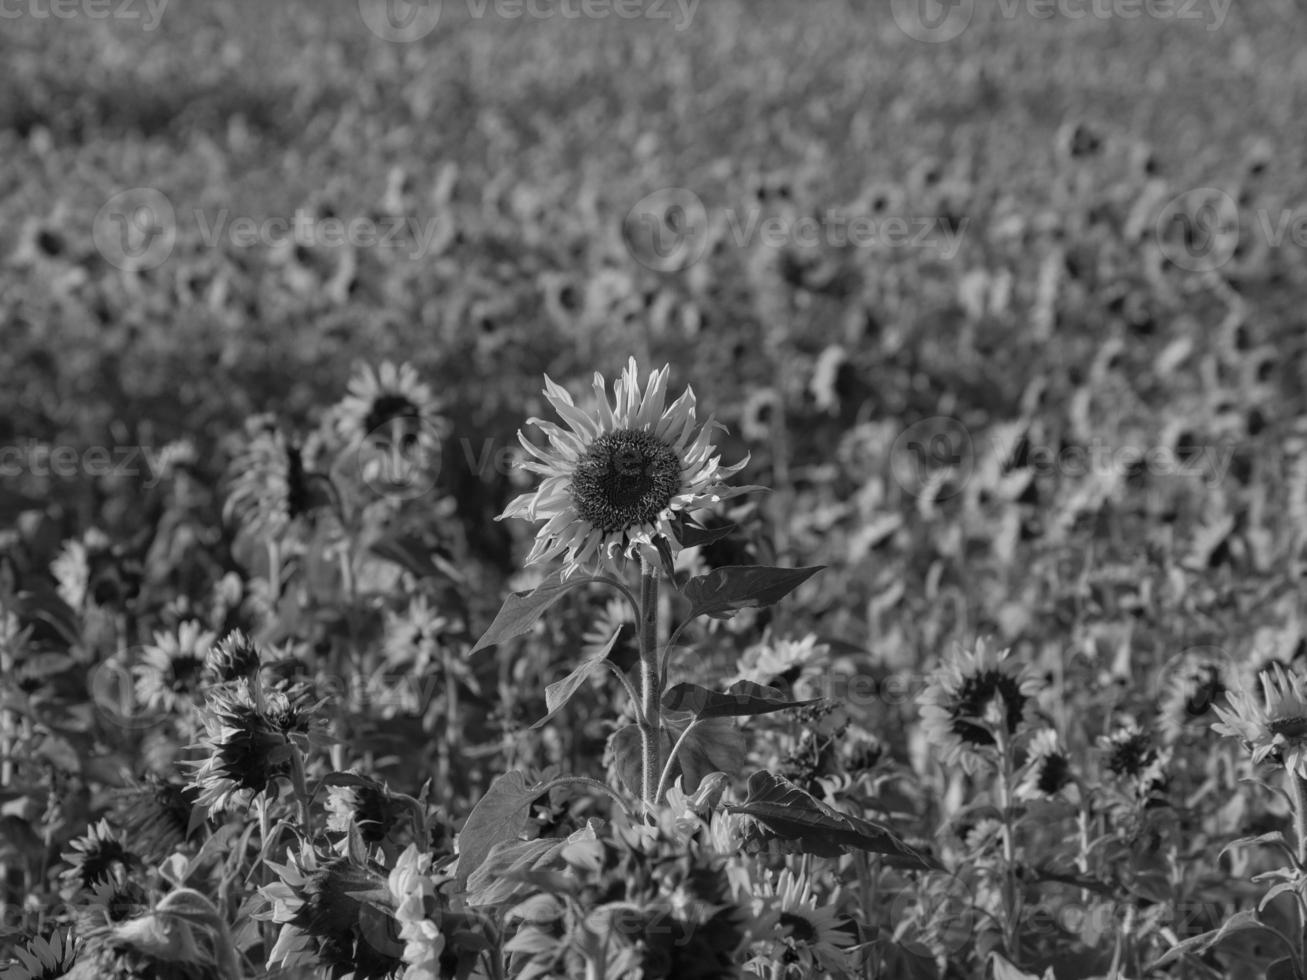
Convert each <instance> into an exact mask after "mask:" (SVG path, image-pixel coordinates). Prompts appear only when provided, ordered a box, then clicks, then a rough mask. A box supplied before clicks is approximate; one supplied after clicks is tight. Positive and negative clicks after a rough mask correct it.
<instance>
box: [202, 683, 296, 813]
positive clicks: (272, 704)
mask: <svg viewBox="0 0 1307 980" xmlns="http://www.w3.org/2000/svg"><path fill="white" fill-rule="evenodd" d="M202 717H203V720H204V725H205V729H206V736H205V738H204V739H203V740H202V744H201V747H202V748H204V749H206V750H208V754H207V758H205V759H204V761H203V762H193V763H188V765H191V766H194V767H196V772H195V776H194V777H193V779H192V780H191V783H190V785H192V786H195V787H198V788H199V790H200V795H199V798H198V799H197V800H196V805H197V806H200V807H203V808H204V809H205V811H206V812H208V813H210V814H212V813H213V812H214V811H217V810H222V809H224V808H226V807H227V806H228V804H229V803H230V802H231V800H232V799H233V798H236V797H241V798H243V799H247V800H248V799H252V798H253V797H255V796H258V795H259V794H260V793H268V794H269V795H270V796H273V797H275V796H276V795H277V792H278V791H279V789H280V785H279V784H280V781H281V780H285V779H290V778H291V777H292V774H293V765H294V757H295V755H296V753H302V752H306V751H307V750H308V748H309V745H310V744H311V743H312V742H313V741H315V738H316V735H317V728H318V725H317V719H316V718H315V717H314V714H313V709H312V708H310V707H308V706H306V705H305V704H303V703H302V701H300V700H299V699H298V698H296V699H294V700H292V698H291V697H290V696H288V695H286V694H284V693H282V692H278V691H273V692H268V693H266V694H264V695H263V703H262V704H261V705H256V704H255V702H254V700H253V698H252V696H251V694H250V691H249V688H248V687H247V686H246V685H244V684H242V685H239V686H236V687H231V688H222V689H217V690H215V691H213V693H212V694H211V695H210V696H209V700H208V702H207V703H206V704H205V707H204V710H203V715H202Z"/></svg>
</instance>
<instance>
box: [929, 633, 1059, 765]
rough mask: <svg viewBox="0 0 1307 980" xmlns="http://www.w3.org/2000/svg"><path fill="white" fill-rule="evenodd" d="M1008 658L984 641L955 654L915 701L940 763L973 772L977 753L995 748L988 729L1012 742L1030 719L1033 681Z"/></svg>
mask: <svg viewBox="0 0 1307 980" xmlns="http://www.w3.org/2000/svg"><path fill="white" fill-rule="evenodd" d="M1010 652H1011V651H1009V650H1001V651H995V650H993V649H991V648H990V646H989V645H988V644H987V643H986V642H985V641H984V640H980V641H979V642H977V644H976V648H975V650H974V651H969V650H965V649H962V648H958V649H957V650H956V651H954V653H953V655H952V656H950V657H949V658H948V659H946V660H945V661H944V663H943V664H941V665H940V666H939V668H938V669H936V670H935V671H934V673H932V674H931V676H930V683H929V684H928V685H927V687H926V689H925V690H924V691H923V692H922V693H921V694H920V695H919V696H918V698H917V703H918V704H920V705H921V723H922V729H923V731H924V733H925V735H926V737H927V739H928V740H929V741H930V743H931V744H933V745H934V746H935V747H936V748H938V749H939V750H940V751H941V752H942V758H943V760H944V762H945V763H950V764H951V763H953V762H955V761H960V762H961V764H962V767H963V768H964V769H965V770H966V771H967V772H975V771H976V768H977V766H978V765H979V763H980V761H981V754H980V753H981V751H982V750H985V749H988V748H990V747H992V746H994V745H995V739H994V730H995V729H994V728H993V727H992V726H994V725H1001V726H1003V727H1002V730H1003V731H1004V732H1005V733H1006V734H1007V735H1008V736H1009V737H1011V736H1015V735H1016V734H1017V733H1018V732H1019V731H1021V730H1022V727H1023V726H1024V725H1025V724H1026V723H1027V722H1028V721H1029V720H1030V718H1031V716H1032V715H1033V712H1034V709H1035V695H1036V694H1037V693H1038V691H1039V682H1038V679H1037V678H1035V677H1034V675H1033V674H1032V673H1031V672H1030V670H1029V669H1028V668H1026V667H1025V666H1023V665H1022V664H1021V663H1020V662H1019V661H1017V660H1014V659H1012V658H1011V657H1010V656H1009V654H1010ZM987 716H988V717H989V718H990V719H992V720H989V721H987Z"/></svg>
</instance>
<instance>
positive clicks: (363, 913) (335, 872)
mask: <svg viewBox="0 0 1307 980" xmlns="http://www.w3.org/2000/svg"><path fill="white" fill-rule="evenodd" d="M269 866H270V867H271V868H272V869H273V870H274V871H276V872H277V876H278V877H279V879H280V880H279V881H277V882H275V883H273V884H271V885H268V886H266V887H264V888H262V889H260V890H261V891H262V893H263V895H264V897H265V898H266V899H268V900H269V901H270V902H271V903H272V910H271V912H270V913H268V914H267V917H268V918H271V919H272V921H273V922H277V923H280V924H281V932H280V934H279V935H278V936H277V943H276V945H275V946H273V948H272V952H271V953H270V954H269V956H268V966H269V967H273V966H277V965H278V964H280V965H283V966H286V967H294V966H300V965H312V966H317V967H319V968H321V969H322V970H324V971H325V973H326V975H327V976H330V977H332V978H333V980H341V978H345V977H353V978H355V980H383V978H390V977H392V976H394V974H395V972H396V971H397V970H399V969H400V967H402V966H403V965H404V961H403V959H402V953H403V951H404V944H403V943H401V942H400V939H399V929H398V926H397V924H396V922H395V920H394V919H393V918H392V917H391V916H390V915H389V914H387V913H386V912H385V911H384V910H382V909H381V908H378V907H377V906H376V905H374V904H372V903H371V902H368V903H367V904H366V905H365V902H364V898H363V897H361V896H369V895H382V894H388V892H387V887H388V885H387V880H386V878H385V876H384V874H383V873H382V872H381V871H380V870H379V869H377V868H375V867H373V866H371V865H370V864H369V865H364V864H361V863H359V862H358V861H357V860H355V859H354V858H352V857H349V856H331V857H323V856H321V855H319V854H317V853H316V852H315V851H314V850H313V849H312V847H311V846H309V845H308V844H304V845H302V846H301V848H300V851H299V853H298V854H296V853H295V852H292V853H291V854H290V858H289V861H288V862H287V863H286V864H285V865H276V864H272V862H269Z"/></svg>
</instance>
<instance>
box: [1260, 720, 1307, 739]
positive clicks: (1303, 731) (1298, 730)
mask: <svg viewBox="0 0 1307 980" xmlns="http://www.w3.org/2000/svg"><path fill="white" fill-rule="evenodd" d="M1267 727H1268V728H1269V729H1270V730H1271V734H1272V735H1283V736H1284V737H1285V738H1302V737H1303V736H1304V735H1307V718H1280V719H1277V720H1275V721H1272V722H1271V723H1270V724H1269V725H1267Z"/></svg>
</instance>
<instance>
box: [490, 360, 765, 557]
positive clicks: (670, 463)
mask: <svg viewBox="0 0 1307 980" xmlns="http://www.w3.org/2000/svg"><path fill="white" fill-rule="evenodd" d="M670 371H671V369H670V367H664V368H663V369H662V370H661V371H654V372H652V373H651V374H650V376H649V380H648V382H647V384H646V386H645V389H644V391H643V392H641V389H640V383H639V378H638V368H637V367H636V363H635V358H631V359H630V361H629V362H628V364H627V367H626V370H625V371H623V372H622V377H621V379H620V380H619V381H617V382H615V383H614V385H613V389H614V402H613V404H611V405H610V404H609V402H608V395H607V390H606V384H605V381H604V379H603V376H602V375H599V374H597V373H596V374H595V377H594V394H595V399H596V403H597V404H596V405H595V407H594V408H593V409H592V410H591V411H589V412H584V411H582V410H581V409H579V408H577V407H576V405H575V404H574V403H573V401H572V396H571V395H570V394H568V393H567V391H566V390H564V389H563V388H561V387H559V386H558V385H557V384H555V383H554V382H553V381H552V380H550V379H549V378H548V377H546V378H545V398H546V399H547V400H548V402H549V403H550V404H551V405H552V406H553V407H554V409H555V411H557V412H558V414H559V416H560V417H561V418H562V419H563V421H564V422H566V423H567V428H563V427H562V426H559V425H556V424H555V423H553V422H547V421H544V420H542V419H531V420H529V422H530V424H533V425H535V426H536V428H538V429H539V430H540V431H541V432H543V433H544V435H545V436H546V438H547V439H548V440H549V446H548V447H547V448H545V449H541V448H538V447H536V446H534V445H532V444H531V443H530V442H529V441H528V440H527V438H526V436H525V435H524V434H523V433H522V432H520V431H519V432H518V439H519V440H520V442H521V443H522V446H523V447H524V448H525V450H526V452H527V453H528V454H529V455H530V456H531V457H532V458H531V459H528V460H526V461H525V462H523V463H521V464H520V465H521V467H522V468H523V469H526V470H529V471H530V472H532V473H536V474H538V475H540V476H541V477H543V479H542V480H541V482H540V485H539V486H538V487H537V488H536V489H535V490H534V491H532V492H530V493H525V494H522V495H521V496H519V497H517V498H516V499H514V500H513V501H512V502H511V503H510V504H509V505H508V507H507V508H505V510H504V512H503V513H502V514H501V515H499V518H498V519H501V520H502V519H503V518H507V517H517V518H521V519H523V520H528V521H544V522H545V524H544V526H543V527H542V528H540V530H539V531H538V532H537V533H536V539H535V544H534V545H533V547H532V548H531V552H530V554H529V555H528V556H527V559H526V563H527V564H532V563H535V562H544V561H548V560H550V559H552V558H556V557H559V556H562V557H563V561H564V563H563V575H564V576H565V577H566V576H569V575H571V574H573V573H574V572H576V571H577V570H579V569H582V568H589V567H593V565H594V564H595V563H596V562H597V561H598V560H606V561H609V562H611V561H612V560H613V559H614V558H615V557H616V556H618V555H623V556H625V557H627V558H634V557H636V556H637V555H638V556H639V557H640V558H642V559H643V560H644V561H645V562H646V563H652V562H654V561H656V559H657V545H658V543H664V544H665V545H666V546H667V547H668V548H669V549H670V550H671V551H672V552H673V553H675V551H676V550H677V543H676V538H675V536H674V534H673V524H672V522H673V518H674V517H676V516H677V515H678V514H680V513H683V512H687V511H693V510H695V509H697V508H700V507H703V506H705V505H706V504H710V503H716V502H718V501H721V500H724V499H726V498H728V497H731V496H735V495H736V494H738V493H742V492H744V491H743V490H742V489H738V488H737V489H730V488H727V487H726V486H724V485H723V483H722V480H723V479H725V478H726V477H728V476H731V475H732V474H734V473H736V472H738V471H739V470H740V469H741V468H743V466H744V465H745V463H747V462H748V459H747V457H746V459H744V460H743V461H741V462H739V463H736V464H735V465H734V466H723V465H722V463H721V457H720V456H719V455H718V454H717V452H716V447H715V446H713V445H712V444H711V443H710V442H709V440H710V439H711V437H712V433H713V430H714V429H716V428H719V426H718V425H717V424H716V423H715V422H713V421H712V420H709V421H708V422H707V423H705V424H703V425H702V426H698V425H696V413H695V406H696V400H695V395H694V391H693V390H692V389H690V388H687V389H686V390H685V392H684V394H682V395H681V397H680V398H678V399H677V400H676V401H675V402H674V403H672V405H670V406H667V405H666V398H667V378H668V375H669V374H670Z"/></svg>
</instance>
